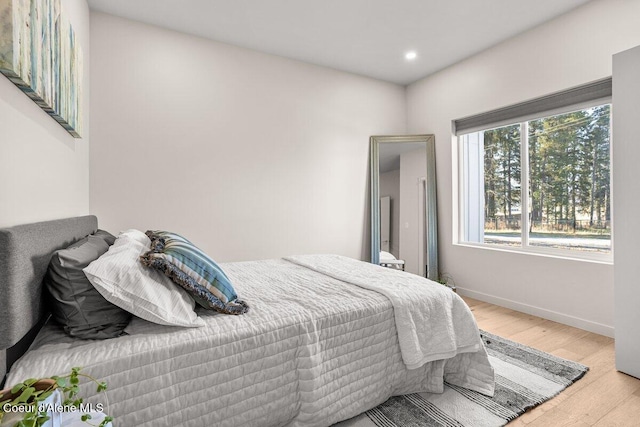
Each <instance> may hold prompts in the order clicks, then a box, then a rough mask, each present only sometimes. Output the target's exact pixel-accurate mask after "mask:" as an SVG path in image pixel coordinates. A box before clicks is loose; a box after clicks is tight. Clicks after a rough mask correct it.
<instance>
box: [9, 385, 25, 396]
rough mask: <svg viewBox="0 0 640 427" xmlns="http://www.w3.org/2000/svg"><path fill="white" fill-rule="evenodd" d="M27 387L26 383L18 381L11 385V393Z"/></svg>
mask: <svg viewBox="0 0 640 427" xmlns="http://www.w3.org/2000/svg"><path fill="white" fill-rule="evenodd" d="M24 387H25V385H24V383H18V384H16V385H14V386H13V387H11V393H12V394H15V393H17V392H19V391H20V390H22V389H23V388H24Z"/></svg>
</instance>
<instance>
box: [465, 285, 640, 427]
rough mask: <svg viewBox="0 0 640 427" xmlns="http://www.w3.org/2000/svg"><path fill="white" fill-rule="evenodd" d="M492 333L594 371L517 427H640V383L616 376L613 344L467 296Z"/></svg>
mask: <svg viewBox="0 0 640 427" xmlns="http://www.w3.org/2000/svg"><path fill="white" fill-rule="evenodd" d="M464 300H465V301H466V302H467V304H468V305H469V307H471V310H472V311H473V313H474V315H475V317H476V320H477V322H478V326H479V327H480V329H484V330H485V331H487V332H491V333H493V334H496V335H500V336H502V337H505V338H508V339H510V340H513V341H517V342H520V343H522V344H525V345H528V346H531V347H535V348H537V349H540V350H543V351H546V352H548V353H551V354H555V355H556V356H560V357H564V358H566V359H570V360H574V361H576V362H580V363H582V364H583V365H587V366H588V367H589V372H587V374H586V375H585V376H584V377H583V378H582V379H581V380H579V381H578V382H576V383H575V384H573V385H571V386H569V388H567V389H566V390H564V391H563V392H562V393H560V395H558V396H556V397H554V398H553V399H551V400H549V401H547V402H545V403H543V404H542V405H540V406H538V407H536V408H534V409H533V410H531V411H528V412H527V413H525V414H523V415H522V416H520V417H518V418H516V419H515V420H513V421H512V422H511V423H509V427H516V426H524V425H526V426H530V427H534V426H537V427H538V426H539V427H550V426H551V427H556V426H596V427H605V426H607V427H610V426H618V427H630V426H640V380H639V379H636V378H634V377H632V376H629V375H625V374H623V373H620V372H618V371H616V369H615V360H614V344H613V339H612V338H608V337H605V336H602V335H598V334H594V333H591V332H587V331H583V330H582V329H577V328H572V327H571V326H566V325H562V324H560V323H556V322H552V321H550V320H545V319H541V318H539V317H536V316H531V315H528V314H524V313H520V312H517V311H513V310H509V309H507V308H502V307H498V306H496V305H493V304H488V303H485V302H481V301H478V300H475V299H472V298H467V297H464Z"/></svg>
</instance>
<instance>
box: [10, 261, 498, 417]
mask: <svg viewBox="0 0 640 427" xmlns="http://www.w3.org/2000/svg"><path fill="white" fill-rule="evenodd" d="M222 267H223V269H224V270H225V272H226V273H227V275H228V276H229V278H230V279H231V280H232V282H233V284H234V286H235V289H236V291H237V292H238V294H239V295H241V297H242V298H243V299H244V300H246V301H247V302H248V303H249V304H250V306H251V310H250V312H249V313H247V314H245V315H242V316H229V315H224V314H217V313H212V312H208V311H204V310H202V311H198V314H199V315H200V316H201V317H202V319H203V320H204V321H205V326H204V327H201V328H189V329H183V328H175V327H167V326H161V325H156V324H152V323H149V322H146V321H144V320H141V319H138V318H134V320H133V321H132V322H131V324H130V325H129V327H128V328H127V332H128V335H126V336H122V337H119V338H115V339H110V340H104V341H81V340H74V339H72V338H69V337H67V336H65V335H64V334H63V332H62V331H61V330H59V329H58V328H57V327H56V326H54V325H47V326H45V328H44V329H43V330H42V331H41V333H40V335H39V337H38V338H37V339H36V341H35V342H34V344H33V346H32V348H31V349H30V350H29V351H28V352H27V353H26V354H25V355H24V356H23V357H22V358H21V359H20V360H19V361H18V362H16V364H15V365H14V366H13V368H12V370H11V372H10V373H9V377H8V379H7V384H14V383H16V382H18V381H21V380H23V379H25V378H29V377H44V376H51V375H60V374H64V373H66V372H68V371H69V370H70V369H71V367H74V366H79V367H82V370H83V372H86V373H88V374H90V375H91V376H93V377H95V378H97V379H99V380H101V381H106V382H107V383H108V387H109V389H108V391H107V394H106V397H105V396H104V395H96V396H92V397H90V398H89V399H87V401H88V402H92V403H105V404H107V403H108V409H106V410H105V412H107V413H109V414H110V415H112V416H114V417H115V422H114V424H115V425H116V426H151V425H166V426H202V425H207V426H260V427H269V426H329V425H331V424H334V423H336V422H338V421H341V420H345V419H348V418H350V417H353V416H355V415H357V414H359V413H362V412H364V411H366V410H368V409H370V408H372V407H374V406H376V405H378V404H380V403H382V402H384V401H385V400H386V399H387V398H389V397H390V396H392V395H398V394H407V393H413V392H424V391H429V392H441V391H442V390H443V379H444V377H445V375H446V376H447V379H448V380H452V381H454V382H455V381H458V382H463V383H468V384H477V385H478V387H479V388H483V387H484V388H486V387H492V386H493V383H492V381H493V371H492V369H491V367H490V365H488V361H487V362H486V363H485V362H483V360H486V352H485V350H484V347H482V346H481V347H480V348H479V349H478V350H477V353H478V354H480V355H481V356H485V357H480V358H470V357H468V356H469V353H468V352H467V353H460V354H458V355H455V356H453V357H451V358H447V359H444V360H434V361H430V362H428V363H425V364H423V365H422V366H421V367H419V368H418V369H411V370H410V369H407V367H406V364H405V363H404V362H403V357H402V352H401V349H400V345H399V341H398V332H397V329H396V320H395V319H396V317H395V316H394V305H393V304H392V302H391V300H390V299H389V297H388V296H385V295H383V294H382V293H380V292H377V291H375V290H371V289H367V288H365V287H362V286H358V285H356V284H352V283H348V281H345V280H341V279H340V278H337V277H333V276H334V275H327V274H324V273H321V272H319V271H315V270H313V269H311V268H308V267H305V266H302V265H298V264H296V263H294V262H290V261H286V260H265V261H252V262H241V263H228V264H223V265H222ZM379 273H380V274H381V275H384V274H387V272H386V271H385V269H383V268H380V269H379ZM396 273H397V272H396ZM402 274H405V273H402ZM425 283H426V281H425ZM432 286H439V285H436V284H433V285H432ZM443 290H444V291H446V292H450V291H448V290H447V289H444V288H443ZM456 298H457V297H456ZM468 316H470V317H471V322H472V324H473V325H475V322H474V321H473V317H472V315H471V313H470V311H469V312H468ZM423 326H424V327H425V328H427V329H428V328H429V325H423ZM474 332H477V327H476V331H474ZM92 391H93V388H92V387H88V386H86V385H85V386H83V388H82V392H83V393H84V394H85V395H91V394H92ZM106 398H108V402H107V401H106Z"/></svg>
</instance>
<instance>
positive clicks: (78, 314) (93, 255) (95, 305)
mask: <svg viewBox="0 0 640 427" xmlns="http://www.w3.org/2000/svg"><path fill="white" fill-rule="evenodd" d="M105 233H106V234H105ZM109 236H111V235H110V234H109V233H107V232H102V233H101V232H97V233H96V234H95V235H91V236H87V237H85V238H84V239H81V240H79V241H77V242H76V243H74V244H72V245H71V246H69V247H68V248H66V249H61V250H59V251H56V252H55V253H54V254H53V257H52V258H51V262H50V263H49V270H48V271H47V275H46V276H45V279H44V284H45V286H46V288H47V290H48V291H49V294H50V295H51V304H50V305H51V314H52V317H53V319H54V320H55V321H56V322H58V323H59V324H60V325H61V326H62V328H63V329H64V331H65V332H66V333H67V334H69V335H70V336H72V337H76V338H82V339H106V338H114V337H118V336H120V335H122V333H123V330H124V328H125V327H126V326H127V325H128V324H129V321H130V320H131V314H130V313H128V312H126V311H124V310H123V309H121V308H120V307H117V306H115V305H113V304H111V303H110V302H109V301H107V300H106V299H104V297H103V296H102V295H100V293H99V292H98V291H97V290H96V289H95V288H94V287H93V285H92V284H91V283H90V282H89V279H87V277H86V276H85V275H84V272H83V271H82V269H83V268H85V267H86V266H88V265H89V264H90V263H91V262H92V261H94V260H96V259H98V257H100V256H101V255H102V254H104V253H105V252H107V250H108V249H109V244H108V243H107V241H111V238H110V237H109ZM111 237H113V236H111ZM114 240H115V239H114Z"/></svg>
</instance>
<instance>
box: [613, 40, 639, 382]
mask: <svg viewBox="0 0 640 427" xmlns="http://www.w3.org/2000/svg"><path fill="white" fill-rule="evenodd" d="M639 77H640V46H638V47H636V48H634V49H631V50H627V51H625V52H622V53H619V54H617V55H615V56H614V62H613V105H614V108H615V110H614V112H615V114H614V115H613V140H614V141H615V145H614V148H613V168H614V170H615V171H616V172H615V177H614V181H613V191H614V194H615V195H616V196H615V197H614V199H613V203H614V205H613V212H614V215H615V228H614V230H613V231H614V240H615V244H616V259H615V268H614V270H615V326H616V334H615V336H616V367H617V368H618V370H620V371H622V372H626V373H628V374H631V375H634V376H636V377H638V378H640V339H638V338H639V337H640V310H639V309H638V307H640V287H639V286H638V277H640V263H638V241H639V240H640V229H639V228H638V212H639V211H640V188H639V187H638V159H640V144H638V118H639V117H640V79H639Z"/></svg>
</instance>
